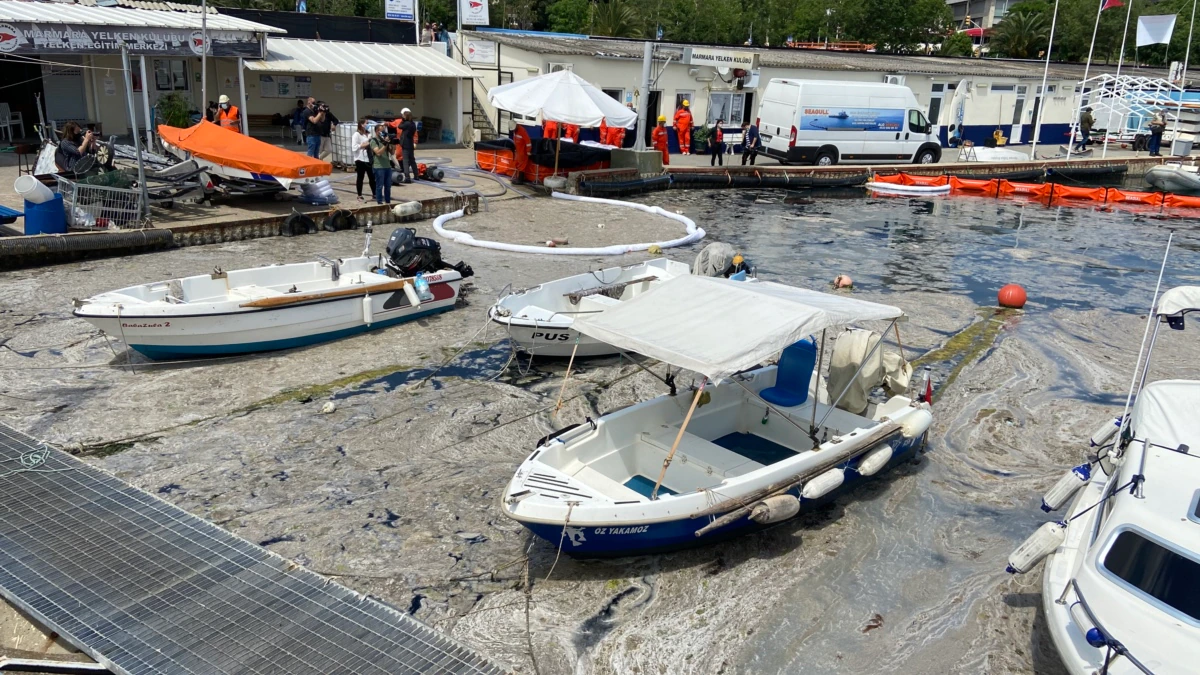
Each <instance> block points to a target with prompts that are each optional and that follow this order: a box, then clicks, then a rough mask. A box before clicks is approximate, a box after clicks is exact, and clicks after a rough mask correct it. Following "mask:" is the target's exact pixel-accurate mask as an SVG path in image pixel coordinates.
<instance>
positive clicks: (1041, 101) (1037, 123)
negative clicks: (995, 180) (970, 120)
mask: <svg viewBox="0 0 1200 675" xmlns="http://www.w3.org/2000/svg"><path fill="white" fill-rule="evenodd" d="M1057 25H1058V0H1054V14H1052V15H1051V16H1050V42H1049V43H1047V44H1046V65H1045V66H1043V67H1042V86H1041V89H1040V90H1039V91H1038V92H1037V95H1036V96H1034V98H1033V100H1034V101H1035V103H1034V105H1036V106H1037V119H1036V120H1034V121H1033V147H1031V148H1029V159H1030V161H1033V162H1036V161H1037V145H1038V138H1040V137H1041V135H1042V118H1043V117H1045V116H1046V114H1045V113H1046V105H1045V104H1046V98H1047V97H1046V93H1047V92H1046V80H1047V78H1049V77H1050V54H1051V53H1052V52H1053V51H1054V29H1055V27H1056V26H1057ZM900 355H901V356H903V355H904V350H903V348H902V349H901V350H900Z"/></svg>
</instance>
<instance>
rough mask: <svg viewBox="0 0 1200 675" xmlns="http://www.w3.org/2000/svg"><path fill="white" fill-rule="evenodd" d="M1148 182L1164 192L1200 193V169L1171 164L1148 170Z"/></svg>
mask: <svg viewBox="0 0 1200 675" xmlns="http://www.w3.org/2000/svg"><path fill="white" fill-rule="evenodd" d="M1145 178H1146V182H1147V183H1149V184H1150V185H1152V186H1153V187H1155V188H1157V189H1159V190H1162V191H1163V192H1174V193H1176V194H1196V193H1200V167H1197V166H1195V165H1194V164H1180V163H1178V162H1169V163H1167V164H1160V165H1158V166H1152V167H1150V168H1149V169H1147V170H1146V176H1145Z"/></svg>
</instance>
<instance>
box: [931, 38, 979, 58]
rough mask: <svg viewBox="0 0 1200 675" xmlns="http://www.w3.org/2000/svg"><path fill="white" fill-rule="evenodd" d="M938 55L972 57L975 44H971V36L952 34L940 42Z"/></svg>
mask: <svg viewBox="0 0 1200 675" xmlns="http://www.w3.org/2000/svg"><path fill="white" fill-rule="evenodd" d="M938 54H939V55H940V56H974V55H975V44H974V43H973V42H971V36H969V35H967V34H966V33H954V34H952V35H948V36H946V38H945V39H944V40H942V48H941V49H940V50H939V51H938Z"/></svg>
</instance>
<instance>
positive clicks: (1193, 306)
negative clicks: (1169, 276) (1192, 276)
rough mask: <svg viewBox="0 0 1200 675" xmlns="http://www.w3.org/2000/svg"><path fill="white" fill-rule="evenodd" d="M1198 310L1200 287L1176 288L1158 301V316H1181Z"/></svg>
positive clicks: (1199, 305)
mask: <svg viewBox="0 0 1200 675" xmlns="http://www.w3.org/2000/svg"><path fill="white" fill-rule="evenodd" d="M1195 310H1200V286H1177V287H1175V288H1172V289H1171V290H1169V291H1167V292H1166V293H1163V294H1162V297H1160V298H1159V299H1158V315H1159V316H1183V315H1184V314H1185V313H1187V312H1191V311H1195Z"/></svg>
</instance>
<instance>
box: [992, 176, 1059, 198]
mask: <svg viewBox="0 0 1200 675" xmlns="http://www.w3.org/2000/svg"><path fill="white" fill-rule="evenodd" d="M999 183H1000V185H999V190H1000V194H1002V195H1028V196H1030V197H1045V196H1047V195H1049V194H1050V184H1049V183H1014V182H1012V181H1010V180H1004V179H1003V178H1002V179H1000V181H999Z"/></svg>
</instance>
